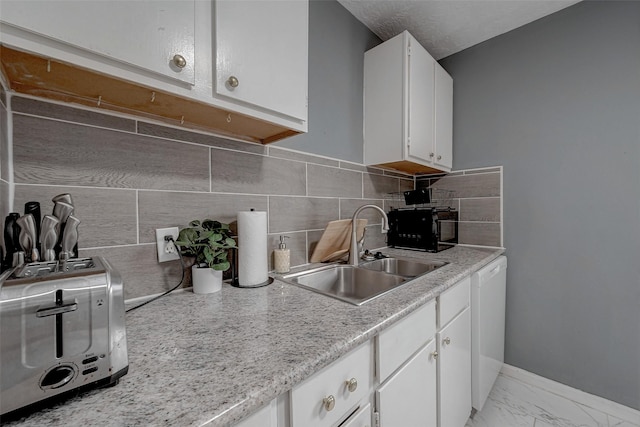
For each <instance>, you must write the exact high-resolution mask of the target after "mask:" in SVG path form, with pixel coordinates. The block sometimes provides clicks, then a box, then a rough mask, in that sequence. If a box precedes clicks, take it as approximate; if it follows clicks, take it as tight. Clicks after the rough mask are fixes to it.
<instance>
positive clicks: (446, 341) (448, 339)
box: [442, 337, 451, 345]
mask: <svg viewBox="0 0 640 427" xmlns="http://www.w3.org/2000/svg"><path fill="white" fill-rule="evenodd" d="M442 344H446V345H449V344H451V338H449V337H446V338H445V339H443V340H442Z"/></svg>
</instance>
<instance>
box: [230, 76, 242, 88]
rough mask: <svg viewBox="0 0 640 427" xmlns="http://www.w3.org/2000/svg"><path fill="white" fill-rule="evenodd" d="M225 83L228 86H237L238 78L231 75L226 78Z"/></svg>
mask: <svg viewBox="0 0 640 427" xmlns="http://www.w3.org/2000/svg"><path fill="white" fill-rule="evenodd" d="M227 84H228V85H229V86H230V87H238V85H239V84H240V80H238V78H237V77H236V76H231V77H229V78H228V79H227Z"/></svg>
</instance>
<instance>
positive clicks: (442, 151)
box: [430, 62, 453, 171]
mask: <svg viewBox="0 0 640 427" xmlns="http://www.w3.org/2000/svg"><path fill="white" fill-rule="evenodd" d="M434 65H435V69H434V71H435V125H434V126H435V140H434V141H433V153H434V157H430V159H432V160H433V164H434V165H435V167H436V168H437V169H442V170H445V171H450V170H451V167H452V166H453V79H452V78H451V76H450V75H449V74H448V73H447V72H446V71H445V69H444V68H442V67H441V66H440V64H438V63H437V62H435V63H434ZM430 154H431V153H430Z"/></svg>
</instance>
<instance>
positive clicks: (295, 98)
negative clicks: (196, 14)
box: [215, 0, 309, 120]
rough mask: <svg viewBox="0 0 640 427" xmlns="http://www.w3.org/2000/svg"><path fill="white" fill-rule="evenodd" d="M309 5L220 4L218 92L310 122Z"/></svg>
mask: <svg viewBox="0 0 640 427" xmlns="http://www.w3.org/2000/svg"><path fill="white" fill-rule="evenodd" d="M308 9H309V5H308V2H307V1H266V0H246V1H235V0H217V1H216V2H215V15H216V18H215V46H216V60H217V67H216V72H217V75H216V79H215V80H216V92H217V93H218V94H219V95H222V96H226V97H230V98H233V99H235V100H238V101H243V102H246V103H248V104H251V105H255V106H258V107H263V108H266V109H268V110H272V111H275V112H279V113H282V114H286V115H287V116H290V117H294V118H297V119H301V120H306V119H307V80H308V38H309V36H308V26H309V24H308V21H309V18H308V15H309V13H308Z"/></svg>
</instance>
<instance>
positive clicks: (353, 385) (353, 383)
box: [346, 378, 358, 393]
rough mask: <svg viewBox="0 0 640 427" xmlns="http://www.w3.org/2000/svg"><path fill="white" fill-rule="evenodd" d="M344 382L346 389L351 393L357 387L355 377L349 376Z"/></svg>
mask: <svg viewBox="0 0 640 427" xmlns="http://www.w3.org/2000/svg"><path fill="white" fill-rule="evenodd" d="M346 383H347V389H348V390H349V391H350V392H351V393H353V392H354V391H356V390H357V389H358V380H356V379H355V378H351V379H350V380H349V381H346Z"/></svg>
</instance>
